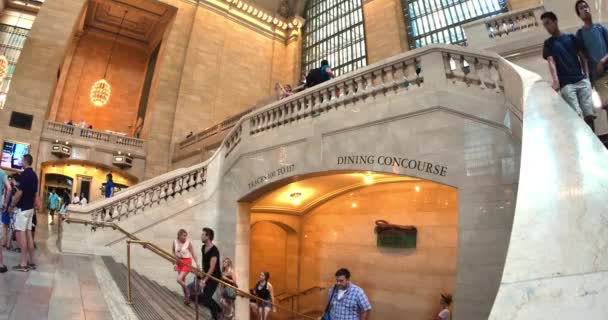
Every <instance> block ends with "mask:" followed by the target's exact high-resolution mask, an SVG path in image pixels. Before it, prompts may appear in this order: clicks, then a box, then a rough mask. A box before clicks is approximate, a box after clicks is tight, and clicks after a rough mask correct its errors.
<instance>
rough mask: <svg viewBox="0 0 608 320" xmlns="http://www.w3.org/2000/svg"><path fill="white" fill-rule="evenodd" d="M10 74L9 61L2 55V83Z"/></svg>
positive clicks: (0, 72)
mask: <svg viewBox="0 0 608 320" xmlns="http://www.w3.org/2000/svg"><path fill="white" fill-rule="evenodd" d="M7 73H8V60H7V59H6V56H4V55H0V81H2V80H4V77H6V74H7Z"/></svg>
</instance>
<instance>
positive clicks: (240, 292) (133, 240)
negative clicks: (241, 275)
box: [63, 217, 316, 320]
mask: <svg viewBox="0 0 608 320" xmlns="http://www.w3.org/2000/svg"><path fill="white" fill-rule="evenodd" d="M63 222H66V223H77V224H83V225H85V226H87V225H91V226H95V227H102V228H103V227H109V228H112V229H113V230H117V231H119V232H121V233H123V234H124V235H125V236H127V238H129V239H127V255H128V257H127V269H128V271H129V274H130V271H131V259H130V258H129V257H130V250H131V249H130V244H131V243H133V244H139V245H141V246H142V247H143V248H144V249H148V250H150V251H152V252H153V253H155V254H156V255H158V256H159V257H161V258H164V259H165V260H168V261H169V262H171V263H173V264H177V262H178V258H177V257H175V256H174V255H173V254H171V253H169V252H168V251H166V250H164V249H162V248H161V247H159V246H158V245H156V244H154V243H152V242H149V241H143V240H141V239H139V238H138V237H136V236H135V235H133V234H132V233H130V232H128V231H126V230H125V229H123V228H121V227H120V226H119V225H117V224H115V223H113V222H98V221H90V220H85V219H79V218H70V217H67V218H65V220H64V221H63ZM180 264H183V265H185V266H187V267H189V268H190V270H192V273H194V274H195V275H196V276H197V277H199V278H203V277H207V278H209V279H211V280H214V281H217V282H218V283H219V284H221V285H223V286H225V287H229V288H232V289H234V290H236V292H237V293H238V295H239V296H241V297H245V298H249V299H252V300H255V301H257V302H261V303H270V304H271V305H272V307H274V308H277V309H279V310H283V311H286V312H289V313H291V314H293V315H296V316H298V317H299V318H304V319H311V320H316V318H314V317H311V316H307V315H304V314H301V313H298V312H295V311H293V310H290V309H288V308H285V307H282V306H280V305H278V304H275V303H272V302H270V301H266V300H264V299H261V298H259V297H257V296H254V295H252V294H250V293H249V292H246V291H243V290H241V289H239V288H237V287H235V286H233V285H231V284H229V283H227V282H225V281H224V280H222V279H218V278H216V277H214V276H212V275H209V274H207V273H206V272H204V271H202V270H200V269H198V268H196V267H194V266H192V265H189V264H186V263H183V262H180ZM197 284H198V281H196V280H195V285H197ZM127 292H128V295H127V299H128V301H129V302H131V283H130V280H129V282H128V288H127ZM195 306H196V307H197V308H198V296H197V298H196V303H195ZM197 317H198V312H197Z"/></svg>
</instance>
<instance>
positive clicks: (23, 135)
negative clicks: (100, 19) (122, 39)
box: [0, 0, 85, 168]
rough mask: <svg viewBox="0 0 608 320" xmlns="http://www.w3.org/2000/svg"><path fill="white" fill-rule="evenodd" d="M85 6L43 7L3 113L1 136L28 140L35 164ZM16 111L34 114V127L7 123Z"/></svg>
mask: <svg viewBox="0 0 608 320" xmlns="http://www.w3.org/2000/svg"><path fill="white" fill-rule="evenodd" d="M84 5H85V1H84V0H53V1H48V2H46V3H45V4H44V6H42V8H41V9H40V12H39V13H38V16H37V17H36V21H35V22H34V25H33V26H32V29H31V30H30V32H29V34H28V37H27V41H26V42H25V46H24V47H23V51H22V52H21V56H20V57H19V62H18V64H17V66H16V68H15V74H14V76H13V81H12V82H11V90H10V91H9V92H8V95H7V97H6V105H5V108H4V110H2V111H1V112H0V127H2V133H0V139H11V140H16V141H20V142H25V143H29V144H30V153H31V154H32V155H33V156H34V161H36V163H38V162H37V155H38V146H39V142H40V136H41V133H42V128H43V125H44V120H45V117H46V116H47V110H48V107H49V103H50V101H51V100H52V99H53V94H54V92H55V85H56V83H57V73H58V71H59V67H60V65H61V63H62V62H63V60H64V55H65V52H66V49H67V48H68V46H69V45H70V43H71V41H72V38H73V35H74V32H75V29H76V26H77V25H78V21H79V19H80V17H81V16H82V13H83V9H84ZM13 111H16V112H21V113H25V114H28V115H31V116H33V122H32V127H31V130H24V129H17V128H13V127H9V126H8V124H9V120H10V117H11V113H12V112H13ZM36 168H38V166H36Z"/></svg>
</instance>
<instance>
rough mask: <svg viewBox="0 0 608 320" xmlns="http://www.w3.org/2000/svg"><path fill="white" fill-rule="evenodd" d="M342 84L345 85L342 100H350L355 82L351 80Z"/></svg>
mask: <svg viewBox="0 0 608 320" xmlns="http://www.w3.org/2000/svg"><path fill="white" fill-rule="evenodd" d="M344 84H345V85H346V88H344V89H345V92H344V99H349V100H350V99H352V97H353V95H354V93H355V82H354V81H353V80H352V79H349V80H346V81H345V82H344Z"/></svg>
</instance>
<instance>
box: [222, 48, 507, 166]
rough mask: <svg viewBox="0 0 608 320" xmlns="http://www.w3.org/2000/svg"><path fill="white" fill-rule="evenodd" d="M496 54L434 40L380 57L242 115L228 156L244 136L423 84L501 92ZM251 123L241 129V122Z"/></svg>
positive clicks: (228, 141)
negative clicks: (395, 54)
mask: <svg viewBox="0 0 608 320" xmlns="http://www.w3.org/2000/svg"><path fill="white" fill-rule="evenodd" d="M498 61H499V58H498V56H492V55H490V56H488V55H483V54H480V53H479V52H478V51H473V50H468V49H464V48H463V49H457V48H454V47H452V46H445V45H434V46H429V47H425V48H421V49H416V50H413V51H409V52H406V53H403V54H400V55H397V56H395V57H392V58H389V59H386V60H384V61H380V62H378V63H376V64H373V65H370V66H367V67H365V68H362V69H359V70H357V71H354V72H351V73H349V74H346V75H344V76H342V77H339V78H336V79H332V80H331V81H327V82H325V83H322V84H320V85H318V86H315V87H313V88H311V89H308V90H304V91H302V92H298V93H297V94H295V95H293V96H290V97H288V98H286V99H283V100H279V101H276V102H274V103H271V104H270V105H268V106H266V107H265V108H261V109H259V110H256V111H253V112H251V113H249V114H247V115H246V116H244V117H243V120H242V121H241V122H240V124H239V125H236V129H233V131H232V132H231V133H230V134H229V135H228V136H227V138H226V140H225V142H224V143H225V146H226V152H225V156H226V157H227V156H228V155H230V154H231V153H232V150H233V149H234V148H235V147H236V146H237V145H238V144H239V143H240V142H241V140H243V135H256V134H259V133H261V132H264V131H268V130H272V129H273V128H276V127H280V126H285V125H288V124H290V123H293V122H295V121H298V120H300V119H305V118H309V117H317V116H323V114H325V113H328V112H331V111H332V110H336V109H338V108H340V107H342V106H346V105H348V104H351V103H354V102H356V101H366V100H368V99H372V100H373V99H377V98H379V97H380V96H389V95H394V94H407V93H408V92H409V91H410V90H414V89H416V88H420V87H424V86H427V85H429V84H430V85H432V86H438V85H441V84H446V85H447V84H456V85H464V86H477V87H479V88H481V89H484V90H494V91H496V92H502V90H503V85H502V78H501V75H500V71H499V68H498ZM245 123H246V124H247V125H248V126H249V128H248V130H246V132H245V133H243V124H245Z"/></svg>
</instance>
